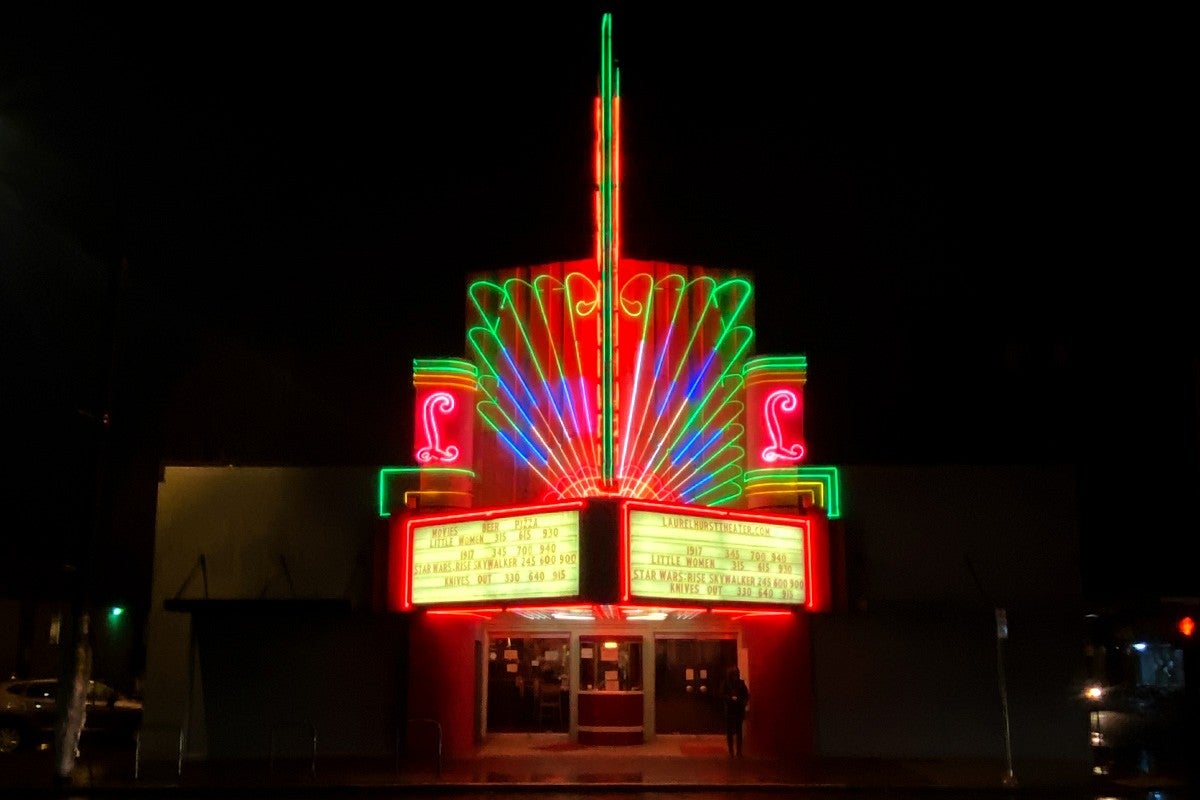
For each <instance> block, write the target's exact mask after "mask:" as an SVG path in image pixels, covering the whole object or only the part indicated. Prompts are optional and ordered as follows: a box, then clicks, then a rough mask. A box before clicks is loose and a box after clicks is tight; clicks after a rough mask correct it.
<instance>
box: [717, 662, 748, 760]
mask: <svg viewBox="0 0 1200 800" xmlns="http://www.w3.org/2000/svg"><path fill="white" fill-rule="evenodd" d="M721 700H722V701H723V702H724V703H725V742H726V744H728V745H729V756H730V758H732V757H734V756H737V757H738V758H741V757H742V723H743V722H744V721H745V719H746V704H747V703H749V702H750V689H749V687H747V686H746V682H745V681H744V680H742V673H741V671H740V670H739V669H738V668H737V667H730V668H729V672H728V673H726V675H725V681H724V682H723V683H722V684H721Z"/></svg>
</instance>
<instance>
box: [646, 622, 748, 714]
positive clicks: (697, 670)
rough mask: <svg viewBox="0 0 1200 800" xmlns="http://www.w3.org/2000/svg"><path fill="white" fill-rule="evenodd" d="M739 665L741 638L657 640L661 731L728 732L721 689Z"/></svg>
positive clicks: (656, 691) (657, 710)
mask: <svg viewBox="0 0 1200 800" xmlns="http://www.w3.org/2000/svg"><path fill="white" fill-rule="evenodd" d="M736 666H737V639H734V638H723V639H722V638H715V639H680V638H665V637H663V638H656V639H655V640H654V719H655V729H656V730H657V731H658V732H659V733H693V734H698V733H722V734H723V733H724V732H725V722H724V719H725V717H724V713H723V710H722V708H721V699H720V697H719V693H720V690H721V681H722V679H723V678H724V676H725V671H726V670H727V669H728V668H729V667H736Z"/></svg>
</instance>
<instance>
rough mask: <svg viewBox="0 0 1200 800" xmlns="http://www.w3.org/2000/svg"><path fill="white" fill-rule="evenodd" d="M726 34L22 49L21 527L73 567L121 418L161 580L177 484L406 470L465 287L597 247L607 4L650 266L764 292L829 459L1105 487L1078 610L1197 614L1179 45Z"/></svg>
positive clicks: (136, 25) (762, 339)
mask: <svg viewBox="0 0 1200 800" xmlns="http://www.w3.org/2000/svg"><path fill="white" fill-rule="evenodd" d="M696 7H697V6H696V5H695V4H685V3H675V2H655V3H628V4H626V3H614V4H594V3H587V2H580V3H559V4H547V7H543V6H542V4H529V3H517V4H514V5H511V6H507V7H504V8H503V9H499V8H498V9H495V10H487V11H477V10H474V9H471V8H465V7H458V6H456V5H451V6H450V7H447V8H445V9H444V10H440V11H431V10H412V11H410V10H405V11H404V12H403V13H401V12H400V11H399V10H396V11H387V12H386V13H385V12H381V11H375V10H368V9H367V8H366V7H365V6H362V7H358V8H355V7H353V6H350V7H346V8H343V7H338V8H336V9H329V8H326V9H323V10H316V11H314V12H311V13H302V12H298V11H295V10H292V9H288V10H286V11H284V10H282V9H278V10H275V11H273V12H267V11H248V10H247V7H246V6H245V5H244V4H242V5H233V4H231V5H228V6H223V5H222V4H220V3H217V4H204V5H196V6H194V7H191V8H180V7H177V6H172V7H170V8H169V11H168V10H166V8H167V7H157V6H156V7H150V6H148V7H146V8H145V9H140V10H138V11H137V13H134V12H133V11H131V10H127V11H126V12H120V13H121V14H122V15H121V16H116V17H114V16H110V14H111V13H112V10H111V9H94V10H92V11H88V12H76V13H73V14H72V13H69V12H63V11H61V10H60V11H59V12H57V13H55V14H54V16H53V18H46V17H42V18H32V17H26V18H21V19H16V18H14V19H9V20H7V21H6V22H5V23H3V24H0V29H2V30H3V33H0V37H2V38H0V258H2V268H0V290H2V292H3V294H2V299H3V303H4V306H3V318H2V322H0V324H2V325H3V328H2V329H0V335H2V338H3V342H4V344H3V347H4V349H3V351H2V352H3V355H4V363H5V375H4V393H3V403H4V409H3V410H4V413H5V418H6V419H7V420H8V422H9V426H10V440H11V441H13V442H16V443H18V444H17V446H16V447H15V449H13V450H12V451H11V452H12V453H13V457H12V461H13V463H15V464H17V465H18V467H22V466H25V465H28V469H27V470H26V471H25V475H26V477H24V478H22V479H18V480H17V482H16V483H15V484H14V485H15V486H16V487H17V491H16V493H15V494H14V502H13V503H12V504H11V505H12V507H13V508H14V509H16V511H17V513H16V516H15V519H16V521H17V526H18V529H19V528H21V527H25V528H27V529H31V530H35V531H38V532H39V533H38V536H36V537H34V539H35V540H38V541H58V540H59V539H63V540H64V542H65V544H63V545H62V547H64V548H66V549H67V550H69V548H70V547H71V546H72V541H73V540H71V538H70V537H69V536H67V537H64V536H62V535H61V533H57V531H60V530H61V529H65V528H71V527H76V528H77V527H78V525H77V524H76V522H77V521H78V520H79V519H81V518H82V517H81V515H83V514H84V510H85V508H86V503H85V502H83V501H82V500H74V499H72V498H75V497H85V496H86V492H83V491H78V490H77V487H80V486H84V487H86V486H87V484H88V479H87V477H86V476H87V469H86V465H87V463H88V458H89V454H90V453H92V452H94V448H93V447H92V440H91V439H90V438H88V436H89V434H88V432H89V431H90V430H91V423H89V422H88V421H87V416H86V415H85V414H81V413H79V412H80V410H83V411H88V410H95V409H99V408H103V407H104V406H105V401H104V399H103V398H104V396H105V387H106V386H107V387H109V388H110V389H111V395H112V399H111V401H110V402H109V404H108V405H109V407H110V408H111V409H112V410H113V420H114V423H113V428H112V434H111V437H110V441H111V446H112V449H113V453H114V463H115V465H116V466H115V468H114V469H113V471H112V473H111V474H112V476H113V484H114V486H115V487H116V488H115V489H114V492H115V496H116V498H117V504H118V507H119V508H118V512H117V514H116V519H117V522H116V527H117V528H118V531H117V533H116V534H115V535H114V536H113V538H112V540H111V543H110V545H111V546H110V547H109V552H110V553H113V554H116V555H115V556H113V560H114V561H119V560H121V559H122V558H123V557H124V556H125V555H129V556H130V560H131V562H132V563H140V561H141V560H144V559H143V557H142V556H140V555H137V553H140V552H141V550H144V549H145V548H141V549H139V545H138V544H137V543H138V542H144V541H145V536H146V535H147V533H146V531H147V530H148V528H147V526H150V525H152V518H148V517H147V515H148V514H152V506H148V505H147V504H146V502H145V501H146V499H147V497H149V498H150V500H151V502H152V492H153V490H154V487H153V474H154V470H155V468H156V465H157V464H159V463H160V462H161V463H241V464H277V463H278V464H292V463H294V464H355V465H364V464H366V465H371V464H379V465H382V464H397V463H406V460H407V454H408V452H409V449H410V444H411V431H410V430H409V420H410V416H411V415H410V399H411V388H410V379H411V371H410V370H411V361H412V359H413V358H414V357H436V356H442V355H463V354H464V344H463V305H464V295H463V290H464V287H465V276H466V275H467V273H469V272H472V271H476V270H481V269H487V268H491V267H498V266H506V265H514V264H536V263H542V262H545V261H551V260H556V259H569V258H580V257H584V256H586V255H587V254H588V253H590V252H591V250H590V248H591V232H590V231H591V205H590V204H591V195H590V182H591V175H590V169H591V165H590V156H591V146H592V145H591V136H592V131H591V104H592V97H593V94H594V91H595V85H596V73H597V67H598V58H599V57H598V40H599V22H600V15H601V13H602V11H604V10H612V11H613V12H614V31H615V37H614V43H615V52H616V55H617V59H618V62H619V66H620V67H621V77H622V111H623V129H622V134H623V158H624V168H625V181H624V184H623V187H622V191H623V201H624V206H623V225H624V233H625V243H624V248H623V253H624V255H626V256H627V257H633V258H652V259H656V260H663V261H671V262H679V263H695V264H703V265H707V266H716V267H728V268H731V269H739V270H749V271H752V272H754V273H755V275H756V276H757V284H758V285H757V290H758V295H757V323H758V345H757V349H758V352H760V353H793V352H801V353H805V354H807V355H808V359H809V383H808V390H807V406H808V410H807V413H806V425H807V433H808V437H809V452H810V454H811V457H812V460H813V461H814V462H815V463H827V464H858V463H1018V464H1019V463H1036V464H1058V463H1065V464H1072V465H1075V466H1076V467H1077V468H1078V470H1079V475H1080V480H1081V488H1082V497H1083V499H1084V508H1083V510H1082V513H1083V518H1082V519H1083V535H1084V553H1085V557H1086V560H1087V564H1088V566H1089V572H1088V578H1087V581H1088V584H1087V588H1088V590H1089V592H1091V593H1093V594H1096V595H1098V596H1103V595H1105V594H1108V593H1111V592H1112V591H1113V589H1114V587H1115V586H1119V585H1122V583H1124V582H1126V581H1128V582H1130V583H1131V584H1132V585H1133V586H1134V587H1135V588H1138V589H1146V590H1149V591H1160V592H1165V593H1170V594H1183V593H1186V594H1193V595H1194V594H1200V587H1197V585H1196V581H1195V578H1194V574H1193V571H1192V570H1190V569H1188V568H1187V567H1186V565H1185V564H1184V563H1183V560H1182V559H1180V558H1179V557H1178V552H1177V548H1179V547H1181V546H1182V545H1183V544H1185V543H1187V542H1188V541H1189V540H1194V538H1195V535H1196V533H1197V528H1198V523H1197V520H1198V519H1200V517H1198V515H1197V514H1196V511H1195V505H1196V501H1197V495H1196V487H1197V482H1198V475H1197V465H1196V462H1197V453H1198V452H1200V438H1198V433H1197V425H1196V420H1197V408H1198V402H1197V375H1198V371H1197V363H1198V361H1197V355H1198V354H1197V341H1198V339H1200V337H1198V336H1197V324H1196V314H1195V311H1194V297H1195V293H1194V291H1192V290H1191V289H1190V280H1189V273H1191V272H1192V271H1194V267H1193V265H1192V264H1191V263H1190V259H1189V260H1184V259H1183V258H1182V257H1181V256H1180V255H1179V254H1178V253H1175V252H1173V251H1172V249H1171V248H1170V246H1169V243H1170V242H1171V240H1172V239H1173V238H1175V236H1176V234H1175V233H1174V232H1175V231H1177V230H1181V229H1182V226H1183V208H1184V206H1183V205H1178V206H1176V205H1175V204H1174V203H1173V201H1172V198H1171V194H1172V192H1171V190H1172V188H1174V189H1176V190H1178V189H1180V188H1181V187H1183V186H1187V185H1190V183H1191V182H1190V181H1187V180H1185V178H1184V176H1185V175H1186V174H1188V173H1190V172H1192V171H1194V170H1192V169H1191V165H1190V164H1189V163H1188V162H1186V161H1185V160H1184V159H1183V158H1182V153H1183V150H1182V142H1183V139H1184V135H1185V133H1184V132H1185V130H1186V128H1185V127H1184V124H1183V120H1184V118H1185V116H1184V111H1183V109H1182V108H1181V106H1182V105H1184V104H1183V102H1182V99H1181V98H1182V97H1183V95H1181V94H1179V92H1178V87H1177V84H1178V83H1179V82H1180V81H1179V79H1178V78H1176V77H1175V76H1177V75H1180V74H1182V73H1183V70H1182V68H1181V64H1182V60H1183V59H1182V50H1179V49H1175V48H1174V47H1173V42H1172V37H1173V36H1174V35H1175V34H1174V33H1173V31H1176V30H1179V26H1178V24H1177V23H1173V21H1171V20H1169V19H1150V18H1146V19H1131V18H1124V19H1117V18H1104V17H1100V16H1096V15H1097V14H1099V13H1102V12H1098V11H1096V10H1095V9H1090V10H1089V11H1088V13H1089V14H1090V15H1091V16H1068V15H1067V14H1066V13H1065V12H1062V13H1061V14H1059V15H1058V16H1054V15H1053V14H1052V15H1050V16H1047V15H1046V12H1045V10H1044V9H1038V10H1037V13H1036V14H1035V13H1034V10H1033V8H1032V7H1031V8H1030V9H1028V10H1025V11H1022V10H1021V9H1014V8H1013V7H1006V8H1004V9H1002V10H1000V9H996V10H994V12H993V11H992V10H983V9H976V10H973V11H971V12H969V13H967V12H961V11H950V12H949V13H947V11H946V10H945V9H926V10H921V9H915V10H914V9H905V11H904V12H903V13H902V14H901V13H899V12H886V13H885V14H884V15H883V16H879V15H878V14H877V13H876V14H868V13H867V10H866V9H853V10H851V9H848V10H847V11H846V12H845V13H844V14H842V15H840V16H837V15H828V16H820V15H817V14H814V13H811V12H805V11H794V10H793V11H788V12H787V15H786V16H780V13H781V11H776V10H775V9H776V8H779V9H783V8H784V6H780V5H777V4H774V3H771V4H767V3H755V2H751V3H739V4H736V6H734V7H732V10H729V11H727V12H718V11H715V10H714V11H713V12H711V13H709V14H707V15H701V14H699V13H697V12H696V11H695V8H696ZM401 8H403V9H407V8H408V7H407V6H397V7H396V9H401ZM414 8H419V7H415V6H414ZM714 8H716V7H714ZM6 13H8V12H6ZM993 13H994V15H993ZM1189 222H1190V220H1189ZM1184 252H1187V251H1184ZM122 260H124V261H125V263H126V264H127V269H126V271H125V273H124V276H125V277H124V280H123V281H122V282H121V283H120V287H119V291H117V292H115V293H114V294H115V296H116V298H117V299H116V301H115V302H110V300H109V297H110V293H109V292H108V288H107V285H106V280H107V277H106V276H108V275H110V274H112V273H113V272H114V271H115V265H117V264H119V263H121V261H122ZM114 309H115V314H114V315H113V316H114V318H115V320H116V330H117V336H116V337H115V345H116V346H115V348H110V344H111V343H112V342H113V339H112V337H110V336H109V335H108V334H107V333H106V331H107V330H108V314H109V312H110V311H112V310H114ZM113 352H115V358H114V360H113V362H112V363H114V364H115V368H114V369H113V370H112V371H111V375H112V380H111V382H109V381H106V377H105V376H106V375H107V374H109V371H108V369H107V367H108V364H109V363H110V355H111V354H112V353H113ZM146 475H149V476H150V480H149V482H147V481H146V480H145V476H146ZM45 487H52V489H47V488H45ZM1014 501H1017V499H1016V498H1014ZM147 508H149V509H150V510H149V511H147V510H146V509H147ZM131 509H138V510H131ZM1131 538H1133V539H1136V541H1138V542H1144V543H1146V544H1147V545H1152V546H1153V547H1155V548H1158V551H1159V552H1157V553H1152V552H1150V551H1149V550H1141V549H1138V548H1136V547H1134V546H1133V545H1132V544H1130V543H1129V542H1130V539H1131ZM1164 554H1165V555H1166V558H1162V556H1163V555H1164ZM14 563H16V562H14ZM130 570H133V572H131V573H130V574H131V575H132V574H133V573H134V572H136V567H130Z"/></svg>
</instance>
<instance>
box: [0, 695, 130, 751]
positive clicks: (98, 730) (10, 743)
mask: <svg viewBox="0 0 1200 800" xmlns="http://www.w3.org/2000/svg"><path fill="white" fill-rule="evenodd" d="M57 699H58V679H57V678H31V679H27V680H12V681H6V682H3V683H0V754H3V753H12V752H15V751H17V750H20V749H22V748H25V747H30V746H34V745H36V744H40V743H44V742H49V741H51V739H52V737H53V735H54V726H55V725H56V724H57V721H58V714H57ZM141 724H142V703H141V701H140V700H136V699H134V698H131V697H126V696H125V695H123V694H121V693H120V692H118V691H117V690H116V689H114V688H113V687H112V686H110V685H109V684H107V683H104V682H103V681H91V682H90V684H89V685H88V693H87V713H86V715H85V717H84V726H83V735H82V737H81V740H97V739H103V740H105V741H113V742H133V741H134V737H135V736H136V735H137V730H138V728H139V726H141Z"/></svg>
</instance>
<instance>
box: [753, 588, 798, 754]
mask: <svg viewBox="0 0 1200 800" xmlns="http://www.w3.org/2000/svg"><path fill="white" fill-rule="evenodd" d="M742 633H743V641H744V644H745V646H746V649H747V651H748V655H749V664H748V668H747V672H748V673H749V674H748V675H746V676H745V677H746V684H747V686H749V688H750V705H749V707H748V708H747V709H746V727H745V737H746V739H745V741H746V755H747V757H749V758H756V757H768V756H770V757H791V758H808V757H811V756H812V754H813V751H814V748H815V736H814V732H813V725H814V717H813V695H812V662H811V660H810V653H811V642H810V638H809V637H810V632H809V618H808V615H807V613H806V612H803V611H798V612H796V613H794V614H790V615H781V616H769V617H767V616H764V617H748V618H746V619H745V620H743V628H742Z"/></svg>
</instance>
